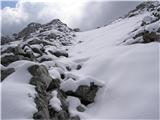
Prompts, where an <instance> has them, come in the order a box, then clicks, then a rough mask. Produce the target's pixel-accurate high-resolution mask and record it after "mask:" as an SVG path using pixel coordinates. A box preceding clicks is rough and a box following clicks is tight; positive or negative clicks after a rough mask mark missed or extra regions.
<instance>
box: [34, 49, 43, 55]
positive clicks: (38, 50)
mask: <svg viewBox="0 0 160 120" xmlns="http://www.w3.org/2000/svg"><path fill="white" fill-rule="evenodd" d="M32 50H33V52H35V53H38V54H40V55H41V56H42V55H43V52H42V51H41V50H40V49H38V48H32Z"/></svg>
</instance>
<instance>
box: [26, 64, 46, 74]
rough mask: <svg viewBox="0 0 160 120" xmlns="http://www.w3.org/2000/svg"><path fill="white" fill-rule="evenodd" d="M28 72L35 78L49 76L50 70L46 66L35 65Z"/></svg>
mask: <svg viewBox="0 0 160 120" xmlns="http://www.w3.org/2000/svg"><path fill="white" fill-rule="evenodd" d="M28 71H29V72H30V73H31V74H32V75H33V76H41V75H49V73H48V70H47V68H46V67H45V66H44V65H33V66H31V67H29V68H28Z"/></svg>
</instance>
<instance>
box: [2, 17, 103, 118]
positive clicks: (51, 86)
mask: <svg viewBox="0 0 160 120" xmlns="http://www.w3.org/2000/svg"><path fill="white" fill-rule="evenodd" d="M75 31H77V29H75V30H72V29H71V28H69V27H68V26H67V25H66V24H64V23H62V22H61V21H60V20H58V19H54V20H52V21H51V22H50V23H47V24H44V25H41V24H39V23H30V24H29V25H28V26H27V27H26V28H24V29H23V30H22V31H21V32H19V33H18V34H14V39H12V40H11V39H10V38H9V37H6V38H8V39H10V40H5V42H3V44H2V46H1V74H2V76H1V81H2V96H3V99H2V104H3V105H2V118H4V119H7V118H21V119H22V118H23V115H25V114H26V111H25V110H24V111H23V112H22V113H17V114H15V112H12V111H13V110H15V111H17V112H21V111H20V110H21V109H26V108H25V107H26V105H22V106H20V107H16V106H15V105H14V104H16V103H15V102H20V101H21V100H20V99H19V100H17V101H14V98H11V99H13V101H10V100H9V99H8V96H7V95H9V94H12V95H15V94H16V95H15V96H18V97H20V96H21V95H20V94H23V95H25V94H26V92H27V96H28V97H29V98H32V100H31V101H32V103H34V104H35V111H34V110H33V111H32V110H30V115H29V116H28V115H27V118H33V119H52V120H79V119H80V118H79V116H74V115H71V114H70V112H69V100H68V99H67V98H68V97H71V100H72V99H73V100H74V99H76V100H78V103H79V104H77V105H76V106H75V109H77V110H78V111H80V112H83V111H84V110H85V106H86V105H88V104H90V103H92V102H94V98H95V96H96V92H97V90H98V89H99V87H100V86H101V85H99V84H98V83H96V81H94V80H93V79H92V78H89V80H87V81H88V83H87V84H86V83H85V81H84V80H81V82H80V83H78V82H77V83H75V86H74V89H72V88H69V89H68V87H69V86H68V83H67V81H69V80H71V79H74V81H76V80H77V79H78V78H77V76H75V75H72V74H70V71H72V70H79V69H81V67H82V66H81V65H80V64H77V63H74V62H72V61H70V62H69V63H66V62H59V59H61V58H68V57H70V56H69V54H68V53H67V47H69V46H71V45H72V43H74V39H75ZM4 39H5V38H4V37H2V41H3V40H4ZM24 66H27V67H24ZM19 69H25V70H26V72H28V73H29V74H30V75H31V77H30V78H28V80H27V83H26V85H27V84H28V85H30V86H32V87H34V90H33V91H34V92H35V94H34V95H33V93H32V92H33V91H32V92H30V91H27V89H26V90H25V93H18V92H17V91H14V92H12V91H8V89H7V88H8V87H9V85H10V89H14V88H15V86H16V84H14V82H15V83H16V81H17V79H18V78H20V79H22V81H23V79H24V77H25V76H24V77H23V76H21V74H19V73H18V71H19ZM23 74H26V73H25V72H24V73H23ZM74 81H71V82H74ZM10 82H13V84H10ZM61 84H62V85H61ZM71 84H72V83H71ZM24 86H25V85H24ZM16 89H17V90H18V91H19V90H21V88H20V87H18V86H17V87H16ZM30 89H31V88H30ZM15 96H14V97H15ZM86 96H88V97H86ZM22 100H23V99H22ZM6 101H8V102H6ZM26 102H27V101H26ZM7 106H8V107H7ZM10 107H11V108H10ZM14 107H15V108H14ZM27 111H28V110H27Z"/></svg>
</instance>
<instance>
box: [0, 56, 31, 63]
mask: <svg viewBox="0 0 160 120" xmlns="http://www.w3.org/2000/svg"><path fill="white" fill-rule="evenodd" d="M18 60H30V59H29V58H27V57H24V56H22V55H6V56H4V57H2V58H1V64H2V65H4V66H8V65H9V64H10V63H12V62H15V61H18Z"/></svg>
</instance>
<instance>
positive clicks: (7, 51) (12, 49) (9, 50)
mask: <svg viewBox="0 0 160 120" xmlns="http://www.w3.org/2000/svg"><path fill="white" fill-rule="evenodd" d="M4 53H14V47H8V48H7V49H6V50H4V51H2V52H1V54H4Z"/></svg>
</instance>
